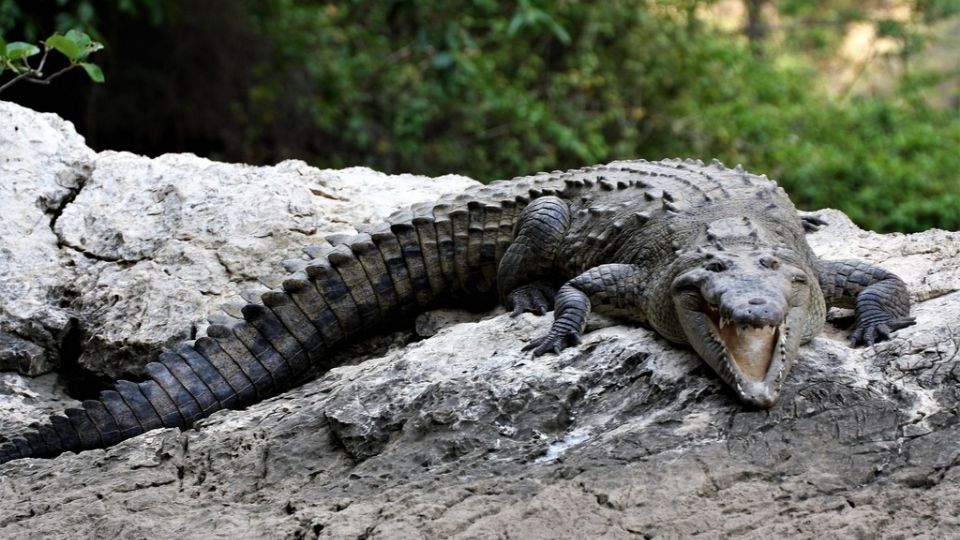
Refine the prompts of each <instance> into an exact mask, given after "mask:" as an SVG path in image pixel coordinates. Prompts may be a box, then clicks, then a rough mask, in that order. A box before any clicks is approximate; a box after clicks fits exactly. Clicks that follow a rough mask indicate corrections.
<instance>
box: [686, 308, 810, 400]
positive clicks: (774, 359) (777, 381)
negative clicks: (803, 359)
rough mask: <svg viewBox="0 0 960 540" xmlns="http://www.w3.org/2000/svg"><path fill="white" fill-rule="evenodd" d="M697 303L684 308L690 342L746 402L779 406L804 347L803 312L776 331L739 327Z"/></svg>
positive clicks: (791, 312)
mask: <svg viewBox="0 0 960 540" xmlns="http://www.w3.org/2000/svg"><path fill="white" fill-rule="evenodd" d="M690 300H693V299H692V298H689V297H688V302H689V301H690ZM701 301H702V299H701ZM694 302H696V301H694ZM694 302H689V303H687V302H684V303H685V304H686V305H685V306H683V307H680V306H678V307H679V309H678V315H679V319H680V324H681V326H682V327H683V332H684V334H685V337H686V342H687V343H688V344H689V345H690V346H691V347H693V349H694V350H696V351H697V353H698V354H699V355H700V357H701V358H703V359H704V361H706V362H707V364H709V365H710V367H712V368H713V370H714V371H715V372H716V373H717V374H718V375H719V376H720V378H722V379H723V380H724V382H726V383H727V384H728V385H729V386H730V387H731V388H732V389H733V390H734V391H735V392H736V393H737V397H739V398H740V401H742V402H744V403H747V404H749V405H753V406H755V407H759V408H764V409H767V408H770V407H772V406H773V405H775V404H776V402H777V399H778V398H779V397H780V389H781V387H782V385H783V381H784V380H785V379H786V376H787V374H788V373H789V371H790V368H791V367H792V366H793V358H794V356H796V353H797V349H798V347H799V339H798V337H799V332H798V331H796V329H797V328H800V327H801V326H802V324H801V322H802V311H803V309H802V307H799V306H798V307H791V308H789V309H788V310H787V312H786V313H785V314H784V317H783V319H782V321H781V322H780V323H779V324H777V325H776V326H771V325H769V324H768V325H766V326H762V327H756V326H750V325H749V324H747V325H744V324H742V323H741V324H740V325H734V324H732V323H730V322H729V321H727V320H725V319H723V318H722V317H721V316H720V314H719V310H718V309H716V308H713V307H711V306H709V305H708V304H700V302H696V304H697V305H691V304H693V303H694Z"/></svg>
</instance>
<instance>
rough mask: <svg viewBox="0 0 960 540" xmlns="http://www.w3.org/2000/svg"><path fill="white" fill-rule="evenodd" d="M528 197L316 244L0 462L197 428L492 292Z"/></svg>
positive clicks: (459, 207) (434, 212)
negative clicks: (404, 324)
mask: <svg viewBox="0 0 960 540" xmlns="http://www.w3.org/2000/svg"><path fill="white" fill-rule="evenodd" d="M525 202H526V201H525V200H517V201H514V200H513V199H504V200H501V201H498V202H496V203H482V202H478V201H476V200H469V201H468V200H463V199H460V200H454V201H450V202H448V203H444V204H439V205H436V206H433V205H431V206H423V207H420V208H414V209H413V211H412V212H410V211H408V212H405V213H402V214H398V215H394V216H392V217H391V219H390V222H391V224H387V225H383V226H379V227H375V228H372V229H370V230H369V231H368V232H365V233H363V234H358V235H355V236H352V237H345V238H339V239H338V240H335V241H334V244H335V245H326V246H321V247H313V248H307V249H305V250H304V251H305V252H307V254H308V255H309V256H310V257H311V258H310V259H309V260H296V261H287V262H286V263H285V266H286V267H287V269H288V270H289V271H291V272H292V274H290V275H289V276H287V277H286V278H285V279H283V280H282V284H281V286H279V287H277V288H275V289H273V290H269V291H267V292H264V293H263V294H261V295H260V297H259V299H256V298H255V297H254V298H253V299H255V300H256V301H254V302H251V303H248V304H246V305H244V306H243V307H242V308H241V309H240V310H239V312H233V313H232V314H231V312H230V311H231V310H230V309H225V311H226V312H227V314H228V315H232V316H231V317H228V318H224V317H220V318H219V319H214V320H212V322H215V324H211V325H210V326H209V327H208V328H207V330H206V335H205V336H201V337H199V338H198V339H196V340H195V341H193V342H182V343H180V344H179V345H178V346H176V347H174V349H173V350H170V351H165V352H163V353H161V354H160V356H159V358H158V359H157V361H155V362H150V363H149V364H147V366H146V373H147V376H148V378H147V379H146V380H144V381H142V382H138V383H134V382H130V381H124V380H121V381H118V382H117V383H116V386H115V388H114V389H113V390H107V391H104V392H102V393H101V394H100V396H99V399H95V400H86V401H84V402H83V403H82V407H81V408H77V409H68V410H67V411H65V413H64V414H63V415H58V416H52V417H50V420H49V422H48V423H47V424H45V425H41V426H39V427H37V428H35V429H33V430H32V431H30V432H28V433H26V434H25V435H23V436H21V437H19V438H16V439H13V440H9V441H7V442H5V443H4V444H3V445H0V463H3V462H7V461H10V460H13V459H19V458H24V457H53V456H56V455H58V454H60V453H62V452H66V451H73V452H77V451H81V450H87V449H92V448H105V447H108V446H111V445H114V444H116V443H118V442H120V441H122V440H124V439H128V438H130V437H134V436H136V435H139V434H141V433H145V432H147V431H149V430H152V429H156V428H161V427H179V428H188V427H190V426H192V425H193V423H194V422H196V421H197V420H199V419H201V418H205V417H207V416H209V415H210V414H212V413H213V412H215V411H218V410H220V409H234V408H241V407H245V406H248V405H250V404H253V403H256V402H258V401H260V400H262V399H264V398H266V397H268V396H270V395H274V394H276V393H279V392H281V391H284V390H286V389H288V388H290V387H292V386H294V385H295V384H296V383H298V382H299V380H300V379H301V378H302V377H303V376H304V374H305V373H306V372H307V371H308V370H309V368H310V367H311V366H312V365H316V364H319V365H321V366H323V364H322V359H323V357H324V356H325V354H324V353H325V352H326V351H328V350H329V349H331V348H332V347H334V346H336V345H338V344H340V343H342V342H344V341H346V340H349V339H350V338H353V337H356V336H357V335H359V334H361V333H364V332H366V331H369V330H371V329H373V328H375V327H376V326H377V325H379V324H380V323H381V322H383V321H387V320H396V319H397V318H398V317H399V318H402V317H403V316H405V315H410V314H412V313H415V312H418V311H422V310H423V309H424V308H426V307H429V306H431V305H434V304H435V303H436V301H437V300H440V299H442V298H444V297H449V296H450V295H451V294H475V293H484V292H490V291H492V290H494V289H495V286H496V284H495V277H496V265H497V262H498V261H499V259H500V257H501V256H502V254H503V252H504V251H505V250H506V247H507V246H508V245H509V243H510V241H511V239H512V235H513V226H514V220H515V217H516V215H517V214H519V209H520V208H522V205H523V204H524V203H525ZM241 318H242V319H241ZM224 319H226V320H224ZM327 367H329V366H327Z"/></svg>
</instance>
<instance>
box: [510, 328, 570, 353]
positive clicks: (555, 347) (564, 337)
mask: <svg viewBox="0 0 960 540" xmlns="http://www.w3.org/2000/svg"><path fill="white" fill-rule="evenodd" d="M580 342H581V339H580V333H579V332H576V331H573V330H565V331H554V330H552V329H551V330H550V332H548V333H547V335H545V336H542V337H538V338H536V339H534V340H533V341H531V342H530V343H527V344H526V345H525V346H524V347H523V350H524V351H530V350H532V351H533V356H541V355H543V354H544V353H546V352H552V353H554V354H560V351H562V350H564V349H566V348H567V347H573V346H575V345H579V344H580Z"/></svg>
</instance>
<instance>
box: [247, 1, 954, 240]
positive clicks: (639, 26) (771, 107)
mask: <svg viewBox="0 0 960 540" xmlns="http://www.w3.org/2000/svg"><path fill="white" fill-rule="evenodd" d="M454 4H455V5H454ZM699 4H700V3H698V2H690V1H673V2H656V3H652V2H645V1H643V0H619V1H617V2H613V3H606V2H602V3H593V2H575V1H564V2H547V1H537V0H519V1H518V2H516V3H515V4H510V3H507V4H505V3H500V2H492V1H486V0H475V1H473V2H468V3H463V2H459V3H449V2H441V1H439V0H425V1H420V2H379V1H373V0H370V1H363V0H355V1H352V2H340V3H330V4H325V5H318V4H313V3H303V2H297V1H294V0H271V1H270V2H266V3H264V2H258V3H257V4H256V5H255V6H251V11H252V13H253V21H254V23H255V24H257V25H258V26H259V28H260V30H261V32H262V33H263V35H265V36H267V37H268V38H269V40H268V43H269V46H270V47H271V48H272V57H271V61H270V65H264V66H261V67H260V68H259V70H260V73H262V74H263V76H262V77H261V78H260V81H261V82H260V83H259V84H257V85H256V87H254V88H253V89H252V90H251V92H250V99H249V101H248V102H247V103H245V104H243V106H242V107H240V108H238V111H240V112H241V113H242V114H243V119H244V121H243V123H244V125H246V126H247V128H248V130H249V131H248V132H247V133H246V134H245V137H244V138H243V140H244V141H245V142H246V143H247V144H249V146H248V147H247V148H252V149H255V151H256V152H261V153H262V154H260V155H256V154H254V155H247V156H246V157H247V158H248V159H252V160H260V159H270V158H271V157H273V158H278V157H282V155H283V150H282V148H296V149H297V153H296V154H294V155H296V156H297V157H307V158H308V159H311V160H313V161H315V162H317V163H318V164H321V165H323V166H346V165H355V164H358V163H364V164H367V165H370V166H373V167H376V168H379V169H385V170H391V171H413V172H423V173H442V172H460V173H464V174H469V175H472V176H474V177H477V178H488V179H493V178H499V177H511V176H514V175H517V174H523V173H528V172H533V171H537V170H551V169H556V168H565V167H574V166H581V165H584V164H590V163H597V162H602V161H606V160H611V159H617V158H637V157H647V158H651V159H657V158H662V157H669V156H693V157H701V158H704V159H709V158H713V157H717V158H720V159H722V160H724V161H726V162H728V163H731V164H732V163H737V162H741V163H743V164H744V165H745V166H747V167H749V168H750V169H751V170H756V171H759V172H767V173H769V174H771V175H772V176H774V177H777V178H779V179H780V180H781V183H782V184H784V185H785V187H786V189H788V191H790V192H791V193H792V194H793V196H794V197H795V200H797V201H798V202H799V203H800V205H802V206H804V207H807V208H819V207H825V206H835V207H839V208H841V209H842V210H844V211H846V212H847V213H848V214H850V215H851V216H852V217H853V218H854V219H855V220H856V221H858V222H859V223H861V224H862V225H864V226H866V227H869V228H874V229H878V230H917V229H922V228H927V227H931V226H940V227H947V228H958V227H960V214H957V213H956V212H955V209H956V208H957V207H958V206H957V203H958V202H960V201H958V200H957V198H958V195H957V194H958V193H960V185H958V171H960V152H956V150H955V149H956V148H960V118H958V116H957V114H956V113H955V112H951V111H941V110H935V109H933V108H932V107H930V106H927V105H925V104H923V102H922V101H919V100H908V99H900V98H875V99H864V100H857V99H854V100H850V101H847V102H844V101H838V100H836V99H831V98H829V97H827V96H826V95H825V94H824V93H823V92H822V91H820V90H819V86H818V85H817V84H816V80H817V74H816V72H815V70H814V68H813V67H811V66H814V65H815V63H811V62H793V63H789V62H787V63H784V62H777V61H770V60H769V59H765V58H758V57H757V55H755V54H751V50H750V48H749V47H748V46H747V44H746V43H745V41H744V40H743V39H740V38H739V37H738V36H730V35H725V34H721V33H719V32H716V31H713V30H710V28H708V27H706V26H704V24H702V21H701V20H700V19H698V18H697V17H696V16H695V15H694V14H695V13H696V8H697V6H698V5H699ZM936 4H937V5H936V6H935V9H939V10H947V9H952V7H950V6H947V5H946V3H944V2H938V3H936ZM781 6H782V7H783V8H784V9H786V10H787V12H786V15H788V16H792V17H795V18H798V17H799V18H802V17H810V18H813V17H826V20H827V22H828V23H829V24H827V25H825V26H824V25H813V27H812V29H810V31H809V32H797V33H795V34H794V36H793V37H794V38H796V39H797V40H799V41H798V43H800V44H801V45H802V46H803V47H807V48H809V47H810V46H811V45H810V43H811V42H810V40H814V41H817V39H818V38H816V36H817V35H821V37H822V39H820V41H819V42H820V43H821V45H822V47H823V49H819V50H824V51H825V50H826V49H827V48H829V47H835V46H836V44H837V41H838V38H837V37H836V35H835V34H836V33H837V32H836V28H839V27H842V25H844V24H846V23H848V22H851V21H857V20H864V18H865V17H866V15H865V14H864V13H863V12H861V10H860V5H859V3H858V2H848V1H846V0H835V1H834V2H832V9H831V10H830V11H829V12H827V13H824V11H823V9H822V8H823V6H822V5H820V3H810V2H806V1H804V2H799V1H797V2H784V3H783V4H781ZM818 7H819V8H820V9H819V10H818ZM933 9H934V8H933V7H931V10H933ZM790 10H792V12H790ZM877 25H878V29H879V31H880V33H881V34H883V35H888V36H892V37H896V38H903V37H904V36H905V35H906V33H907V29H906V28H905V26H904V25H903V24H902V23H901V22H898V21H893V20H887V19H881V20H879V21H878V22H877ZM830 29H832V33H831V32H830V31H828V30H830ZM788 46H790V44H789V43H788ZM804 66H807V67H804ZM291 96H292V97H291ZM278 147H280V148H281V150H279V151H278ZM278 154H279V155H278Z"/></svg>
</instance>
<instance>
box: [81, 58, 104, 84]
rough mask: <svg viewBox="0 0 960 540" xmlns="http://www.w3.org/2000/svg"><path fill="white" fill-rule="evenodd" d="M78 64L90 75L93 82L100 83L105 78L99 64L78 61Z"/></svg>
mask: <svg viewBox="0 0 960 540" xmlns="http://www.w3.org/2000/svg"><path fill="white" fill-rule="evenodd" d="M78 65H79V66H80V67H82V68H83V70H84V71H86V72H87V75H89V76H90V80H92V81H93V82H95V83H102V82H103V81H104V80H105V79H104V78H103V70H102V69H100V66H98V65H96V64H91V63H90V62H80V63H79V64H78Z"/></svg>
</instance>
